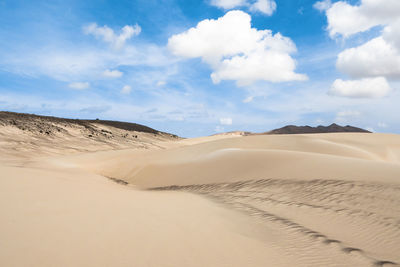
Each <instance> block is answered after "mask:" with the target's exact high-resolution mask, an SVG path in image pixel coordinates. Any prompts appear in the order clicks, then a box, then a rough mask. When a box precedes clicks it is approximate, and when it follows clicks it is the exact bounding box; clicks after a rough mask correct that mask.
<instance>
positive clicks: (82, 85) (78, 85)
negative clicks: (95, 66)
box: [68, 82, 90, 90]
mask: <svg viewBox="0 0 400 267" xmlns="http://www.w3.org/2000/svg"><path fill="white" fill-rule="evenodd" d="M68 86H69V88H72V89H76V90H85V89H87V88H89V87H90V84H89V83H88V82H73V83H70V84H69V85H68Z"/></svg>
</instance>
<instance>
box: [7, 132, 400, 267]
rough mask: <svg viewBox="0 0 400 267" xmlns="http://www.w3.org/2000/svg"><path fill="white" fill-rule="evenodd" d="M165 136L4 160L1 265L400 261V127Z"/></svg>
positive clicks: (360, 263) (386, 263)
mask: <svg viewBox="0 0 400 267" xmlns="http://www.w3.org/2000/svg"><path fill="white" fill-rule="evenodd" d="M228 137H229V138H228ZM2 141H3V140H2ZM157 144H158V147H164V148H168V149H162V150H160V149H157V150H154V149H152V150H137V149H124V150H110V151H99V152H91V153H83V154H82V153H81V154H78V155H66V156H60V155H57V156H50V157H46V158H40V159H35V158H34V157H32V158H31V159H30V160H29V161H28V162H27V161H26V160H25V161H21V162H20V163H18V160H15V159H14V160H13V161H7V160H6V158H2V159H3V161H2V162H3V163H0V173H1V179H0V190H1V191H0V200H1V201H0V214H1V220H0V236H1V237H2V238H1V241H0V265H1V266H394V265H397V264H398V263H400V253H399V251H400V136H398V135H386V134H348V133H347V134H318V135H290V136H288V135H282V136H273V135H268V136H245V137H242V136H213V137H209V138H200V139H187V140H181V141H175V142H169V143H168V142H167V141H165V140H163V141H162V142H161V141H160V142H157ZM58 152H59V153H57V154H62V151H61V150H60V151H58ZM13 156H15V155H13ZM104 176H106V177H110V178H113V179H115V180H117V181H119V180H123V181H125V182H128V183H129V185H127V186H124V185H121V184H117V183H114V182H112V181H111V180H109V179H106V178H104ZM139 188H140V189H147V190H137V189H139Z"/></svg>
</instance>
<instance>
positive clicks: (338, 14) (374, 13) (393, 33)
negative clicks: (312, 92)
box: [316, 0, 400, 97]
mask: <svg viewBox="0 0 400 267" xmlns="http://www.w3.org/2000/svg"><path fill="white" fill-rule="evenodd" d="M316 5H317V4H316ZM320 7H321V8H322V4H321V6H320ZM325 12H326V16H327V19H328V28H327V29H328V31H329V34H330V36H331V37H332V38H335V37H337V36H343V37H344V38H348V37H350V36H352V35H354V34H356V33H362V32H365V31H367V30H369V29H371V28H373V27H376V26H379V27H381V28H382V33H381V35H380V36H378V37H375V38H373V39H371V40H368V41H366V42H365V43H364V44H361V45H359V46H357V47H353V48H348V49H345V50H344V51H342V52H341V53H340V54H339V55H338V59H337V62H336V67H337V69H338V70H340V71H341V72H343V73H345V74H347V75H349V76H350V77H351V78H353V79H356V80H354V81H347V82H343V81H341V80H337V81H335V83H334V85H333V86H332V88H336V87H337V86H339V87H343V86H344V85H345V84H346V86H345V87H346V88H347V86H348V85H354V86H356V87H355V88H354V89H351V88H347V89H346V92H347V93H346V94H343V92H342V90H338V92H342V93H340V94H341V95H348V96H350V95H352V96H351V97H356V96H357V95H360V96H361V97H377V96H383V95H382V94H383V93H384V92H385V93H386V94H387V93H388V92H389V91H390V86H389V84H388V82H387V80H386V79H400V34H399V33H400V16H399V14H400V1H398V0H385V1H384V4H383V1H382V0H361V2H360V3H359V4H358V5H351V4H348V3H347V2H345V1H338V2H336V3H334V4H332V5H331V6H330V7H329V8H327V9H326V11H325ZM364 78H376V79H370V81H374V83H373V84H371V85H368V84H364V85H365V86H366V87H368V88H369V89H365V90H363V91H364V93H360V88H359V87H357V86H358V85H360V84H363V83H364V81H365V80H366V79H364ZM359 79H361V80H359ZM371 86H373V87H375V88H381V89H372V88H371ZM378 86H380V87H378ZM350 91H354V93H350ZM367 91H368V92H367ZM372 92H375V93H372Z"/></svg>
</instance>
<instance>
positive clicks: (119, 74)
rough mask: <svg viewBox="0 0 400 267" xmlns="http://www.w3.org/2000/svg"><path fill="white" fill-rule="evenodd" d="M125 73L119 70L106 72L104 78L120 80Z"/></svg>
mask: <svg viewBox="0 0 400 267" xmlns="http://www.w3.org/2000/svg"><path fill="white" fill-rule="evenodd" d="M122 75H123V73H122V72H121V71H119V70H105V71H104V72H103V76H105V77H108V78H119V77H122Z"/></svg>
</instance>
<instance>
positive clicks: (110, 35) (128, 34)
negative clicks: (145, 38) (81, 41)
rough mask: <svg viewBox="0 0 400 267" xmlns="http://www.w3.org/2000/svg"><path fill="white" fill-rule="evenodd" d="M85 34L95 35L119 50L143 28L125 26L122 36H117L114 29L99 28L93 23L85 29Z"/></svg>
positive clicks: (105, 26)
mask: <svg viewBox="0 0 400 267" xmlns="http://www.w3.org/2000/svg"><path fill="white" fill-rule="evenodd" d="M83 31H84V33H85V34H91V35H94V36H95V37H96V38H98V39H101V40H103V41H104V42H106V43H109V44H110V45H112V46H113V47H114V48H116V49H119V48H122V47H123V46H124V45H125V42H126V41H127V40H129V39H130V38H132V37H133V36H136V35H139V34H140V32H141V31H142V28H141V27H140V26H139V25H138V24H136V25H133V26H131V25H125V26H124V27H122V29H121V32H120V34H116V33H115V32H114V30H113V29H111V28H110V27H108V26H107V25H104V26H102V27H101V26H98V25H97V24H96V23H91V24H89V25H87V26H85V27H84V28H83Z"/></svg>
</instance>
